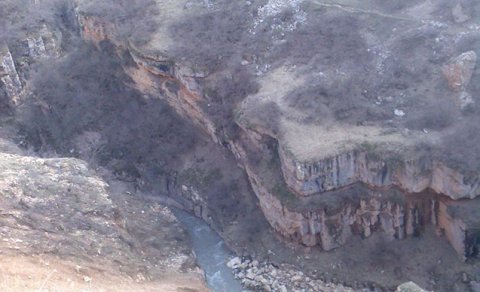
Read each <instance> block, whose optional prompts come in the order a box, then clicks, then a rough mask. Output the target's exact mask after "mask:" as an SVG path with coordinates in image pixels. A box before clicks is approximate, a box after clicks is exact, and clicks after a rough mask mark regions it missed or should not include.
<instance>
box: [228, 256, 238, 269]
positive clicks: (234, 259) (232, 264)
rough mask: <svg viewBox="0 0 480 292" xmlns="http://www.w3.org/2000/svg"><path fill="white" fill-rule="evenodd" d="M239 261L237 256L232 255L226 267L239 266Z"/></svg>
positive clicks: (234, 267) (233, 267)
mask: <svg viewBox="0 0 480 292" xmlns="http://www.w3.org/2000/svg"><path fill="white" fill-rule="evenodd" d="M241 263H242V260H241V259H240V258H239V257H234V258H233V259H231V260H229V261H228V262H227V267H229V268H230V269H236V268H238V267H239V266H240V264H241Z"/></svg>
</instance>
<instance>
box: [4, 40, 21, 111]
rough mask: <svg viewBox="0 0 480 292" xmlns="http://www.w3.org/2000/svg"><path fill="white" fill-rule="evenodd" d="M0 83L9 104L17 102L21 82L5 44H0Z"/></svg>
mask: <svg viewBox="0 0 480 292" xmlns="http://www.w3.org/2000/svg"><path fill="white" fill-rule="evenodd" d="M0 85H1V86H2V87H3V88H4V90H5V92H6V93H7V96H8V98H9V99H10V103H11V105H15V104H17V103H18V99H19V96H20V93H21V91H22V83H21V82H20V78H19V77H18V72H17V69H16V68H15V63H14V62H13V58H12V54H11V53H10V50H9V49H8V47H7V46H3V47H2V46H0Z"/></svg>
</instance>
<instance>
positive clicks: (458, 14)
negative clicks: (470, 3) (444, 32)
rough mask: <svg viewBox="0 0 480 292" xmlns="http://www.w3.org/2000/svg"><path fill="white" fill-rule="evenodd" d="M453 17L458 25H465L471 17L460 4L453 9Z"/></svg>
mask: <svg viewBox="0 0 480 292" xmlns="http://www.w3.org/2000/svg"><path fill="white" fill-rule="evenodd" d="M452 16H453V20H454V21H455V22H456V23H463V22H466V21H468V20H470V16H469V15H468V14H466V13H465V9H464V8H463V6H462V5H461V4H460V3H458V4H457V5H455V7H453V8H452Z"/></svg>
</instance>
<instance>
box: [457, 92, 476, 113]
mask: <svg viewBox="0 0 480 292" xmlns="http://www.w3.org/2000/svg"><path fill="white" fill-rule="evenodd" d="M458 99H459V100H460V108H461V109H462V110H463V109H466V108H467V107H468V106H470V105H473V104H474V103H475V101H474V100H473V98H472V96H471V95H470V94H469V93H468V92H466V91H462V92H460V96H459V98H458Z"/></svg>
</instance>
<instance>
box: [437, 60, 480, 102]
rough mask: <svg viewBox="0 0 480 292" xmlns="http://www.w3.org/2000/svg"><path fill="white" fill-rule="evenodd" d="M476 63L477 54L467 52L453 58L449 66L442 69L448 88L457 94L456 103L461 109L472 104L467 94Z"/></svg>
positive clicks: (471, 99)
mask: <svg viewBox="0 0 480 292" xmlns="http://www.w3.org/2000/svg"><path fill="white" fill-rule="evenodd" d="M476 63H477V54H476V53H475V52H474V51H468V52H465V53H463V54H461V55H460V56H458V57H456V58H454V59H453V60H452V61H451V62H450V63H449V64H447V65H445V66H444V67H443V70H442V71H443V75H444V76H445V78H446V79H447V81H448V85H449V86H450V88H451V89H452V90H453V91H455V92H457V95H458V98H457V103H459V104H460V108H461V109H465V108H466V107H468V106H469V105H471V104H473V103H474V100H473V98H472V97H471V95H470V94H469V93H468V92H467V90H466V87H467V86H468V85H469V83H470V80H471V79H472V75H473V73H474V71H475V67H476Z"/></svg>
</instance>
